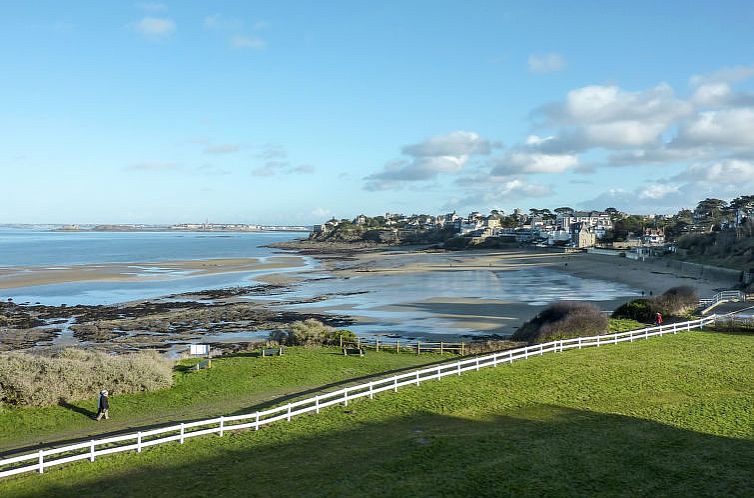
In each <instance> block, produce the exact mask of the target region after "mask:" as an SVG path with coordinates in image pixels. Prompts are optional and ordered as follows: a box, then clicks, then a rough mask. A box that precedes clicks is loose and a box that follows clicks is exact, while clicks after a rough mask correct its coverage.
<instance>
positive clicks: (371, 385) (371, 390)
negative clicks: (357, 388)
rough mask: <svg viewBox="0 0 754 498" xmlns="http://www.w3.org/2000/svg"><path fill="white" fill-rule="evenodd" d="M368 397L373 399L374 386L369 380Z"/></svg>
mask: <svg viewBox="0 0 754 498" xmlns="http://www.w3.org/2000/svg"><path fill="white" fill-rule="evenodd" d="M369 399H374V386H373V383H372V382H371V381H370V382H369Z"/></svg>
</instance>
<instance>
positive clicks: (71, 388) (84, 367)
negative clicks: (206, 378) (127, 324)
mask: <svg viewBox="0 0 754 498" xmlns="http://www.w3.org/2000/svg"><path fill="white" fill-rule="evenodd" d="M172 382H173V364H172V362H171V361H170V360H167V359H166V358H164V357H163V356H161V355H160V354H159V353H157V352H154V351H143V352H138V353H131V354H126V355H121V356H112V355H108V354H105V353H100V352H96V351H84V350H82V349H76V348H68V349H65V350H63V351H61V352H60V353H58V354H56V355H54V356H38V355H31V354H27V353H7V354H2V355H0V403H7V404H11V405H32V406H49V405H54V404H57V403H59V402H60V400H66V401H76V400H82V399H86V398H91V397H94V396H96V395H97V393H99V391H100V390H102V389H108V390H109V391H111V392H117V393H127V392H136V391H152V390H156V389H162V388H165V387H169V386H170V385H171V384H172Z"/></svg>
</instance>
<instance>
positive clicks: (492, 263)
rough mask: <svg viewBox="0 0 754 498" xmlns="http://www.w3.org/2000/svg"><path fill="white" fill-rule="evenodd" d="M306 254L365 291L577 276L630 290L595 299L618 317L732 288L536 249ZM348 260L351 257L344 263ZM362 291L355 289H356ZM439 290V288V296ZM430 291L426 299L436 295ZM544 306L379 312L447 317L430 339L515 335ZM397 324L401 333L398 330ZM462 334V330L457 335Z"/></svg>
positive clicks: (650, 267)
mask: <svg viewBox="0 0 754 498" xmlns="http://www.w3.org/2000/svg"><path fill="white" fill-rule="evenodd" d="M307 253H308V254H310V255H312V256H314V257H315V258H317V259H319V260H320V262H321V263H322V265H323V266H324V267H325V268H327V270H328V271H329V272H330V273H331V274H332V275H334V276H336V277H337V278H339V279H354V278H357V277H358V278H359V279H360V280H361V281H362V282H363V283H362V285H363V286H364V287H368V286H369V284H368V282H369V280H370V277H379V276H385V275H392V276H395V277H397V279H396V280H395V282H396V284H395V285H396V286H398V285H400V282H401V281H402V279H406V280H405V281H408V279H413V278H416V276H418V275H426V274H428V273H433V272H443V273H444V274H445V273H447V272H476V273H477V274H478V273H480V272H490V273H492V274H495V275H501V278H503V279H505V278H506V272H513V271H517V270H522V269H526V268H530V269H548V270H552V271H554V272H555V273H554V274H553V275H554V277H553V279H555V278H557V277H558V276H559V277H565V278H567V277H576V278H578V279H587V280H589V281H598V282H600V283H603V284H606V285H607V287H608V288H610V287H613V286H614V285H612V284H620V286H621V287H625V288H629V289H631V292H630V293H626V294H630V295H625V296H621V297H606V298H604V299H599V298H597V299H595V300H594V304H595V305H597V306H598V307H600V308H601V309H603V310H606V311H612V310H614V309H615V308H616V307H618V306H620V305H621V304H623V303H625V302H627V301H629V300H630V299H635V298H637V297H641V296H642V295H644V296H646V297H649V296H652V295H658V294H661V293H663V292H664V291H666V290H668V289H669V288H672V287H676V286H681V285H688V286H691V287H694V288H695V289H696V290H697V292H698V294H699V295H700V296H711V295H713V294H715V293H716V292H718V291H719V290H724V289H728V288H731V287H732V286H734V285H735V284H736V282H735V281H733V280H715V279H709V278H699V277H698V276H696V275H689V274H683V273H682V272H679V271H675V270H674V271H670V270H668V269H666V268H663V266H662V265H658V264H651V263H646V262H641V261H635V260H631V259H626V258H622V257H616V256H606V255H600V254H588V253H562V252H549V251H536V250H521V249H511V250H494V251H478V250H472V251H458V252H445V251H436V252H432V251H416V250H406V249H402V248H395V249H387V250H381V249H374V248H371V249H362V250H359V251H355V252H350V251H349V252H347V253H345V255H344V257H343V258H338V257H334V255H333V252H332V251H327V252H326V253H324V254H322V255H317V254H315V253H314V251H307ZM346 255H347V256H346ZM354 288H355V289H356V288H357V286H356V285H354ZM437 290H438V291H440V290H441V289H437ZM431 294H432V292H431V289H429V290H428V295H431ZM545 307H546V305H538V304H534V303H532V302H520V301H517V300H516V299H509V298H508V296H505V295H500V296H499V298H490V296H484V297H481V296H480V297H475V296H464V297H451V298H449V297H429V298H426V299H421V300H417V301H410V300H409V301H403V302H399V303H393V304H390V305H387V306H377V307H375V308H374V310H376V311H383V312H385V313H388V314H389V313H394V314H400V313H401V312H406V313H412V312H413V313H419V314H425V315H426V314H429V315H432V316H435V317H438V318H444V319H446V320H445V323H447V324H449V325H450V327H451V328H450V329H449V330H447V331H439V330H438V331H436V332H435V333H433V334H432V337H441V336H442V337H451V336H452V335H453V330H452V329H453V328H455V329H461V330H469V329H474V330H477V331H478V332H479V333H482V334H489V335H502V336H505V335H509V334H511V333H513V332H514V331H515V329H516V328H518V326H520V325H521V324H522V323H523V322H524V321H526V320H528V319H529V318H531V317H532V316H534V315H535V314H536V313H538V312H539V311H541V310H542V309H544V308H545ZM317 309H318V310H320V311H321V310H325V311H327V312H328V313H343V314H348V315H349V316H350V317H351V318H353V319H355V320H356V321H357V323H374V319H373V318H370V317H368V316H360V314H359V313H360V310H359V309H353V307H352V306H347V305H345V306H344V305H341V306H330V307H324V308H323V307H318V308H317ZM399 325H400V324H399V323H396V326H399ZM456 332H457V331H456Z"/></svg>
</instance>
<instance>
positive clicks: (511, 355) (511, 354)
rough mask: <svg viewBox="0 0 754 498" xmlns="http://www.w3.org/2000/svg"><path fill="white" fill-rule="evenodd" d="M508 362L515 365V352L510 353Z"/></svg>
mask: <svg viewBox="0 0 754 498" xmlns="http://www.w3.org/2000/svg"><path fill="white" fill-rule="evenodd" d="M508 364H510V365H513V353H508Z"/></svg>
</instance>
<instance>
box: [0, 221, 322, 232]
mask: <svg viewBox="0 0 754 498" xmlns="http://www.w3.org/2000/svg"><path fill="white" fill-rule="evenodd" d="M0 228H9V229H28V230H51V231H56V232H306V233H308V232H311V228H310V227H307V226H288V225H251V224H241V223H233V224H223V223H196V224H193V223H192V224H188V223H183V224H177V225H145V224H100V225H94V224H81V225H79V224H70V225H63V224H38V225H35V224H0Z"/></svg>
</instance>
